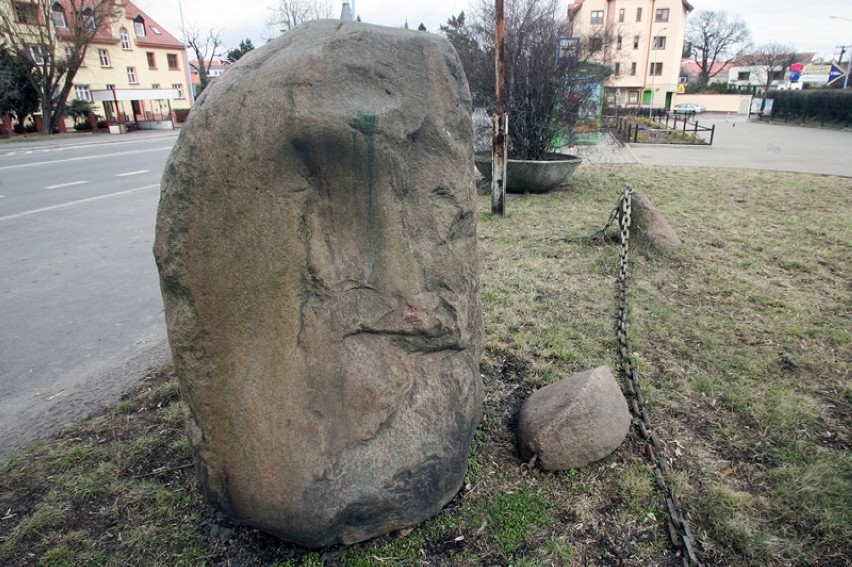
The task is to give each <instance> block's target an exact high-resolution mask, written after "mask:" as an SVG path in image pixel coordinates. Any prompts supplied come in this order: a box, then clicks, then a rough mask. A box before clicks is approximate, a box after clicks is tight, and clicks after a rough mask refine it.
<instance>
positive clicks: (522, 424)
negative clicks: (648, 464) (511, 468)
mask: <svg viewBox="0 0 852 567" xmlns="http://www.w3.org/2000/svg"><path fill="white" fill-rule="evenodd" d="M629 429H630V411H629V410H628V408H627V401H626V400H625V399H624V394H622V392H621V388H620V387H619V385H618V382H616V380H615V378H614V377H613V375H612V371H611V370H610V369H609V367H608V366H601V367H599V368H595V369H593V370H587V371H585V372H581V373H579V374H575V375H574V376H571V377H570V378H566V379H565V380H561V381H559V382H556V383H555V384H550V385H548V386H545V387H544V388H541V389H540V390H537V391H536V392H534V393H533V394H532V395H530V396H529V397H528V398H527V399H526V401H525V402H524V405H523V407H522V408H521V414H520V418H519V419H518V447H519V449H520V453H521V458H522V459H523V460H524V461H529V460H530V459H532V457H533V456H537V460H538V463H539V464H540V466H541V468H543V469H544V470H549V471H560V470H568V469H577V468H580V467H584V466H586V465H588V464H589V463H593V462H594V461H597V460H600V459H603V458H604V457H606V456H607V455H609V454H610V453H612V452H613V451H615V450H616V449H617V448H618V446H619V445H621V443H622V441H624V439H625V437H626V436H627V432H628V430H629Z"/></svg>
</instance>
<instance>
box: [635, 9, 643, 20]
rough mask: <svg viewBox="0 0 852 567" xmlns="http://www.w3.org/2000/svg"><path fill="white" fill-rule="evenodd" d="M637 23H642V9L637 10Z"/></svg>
mask: <svg viewBox="0 0 852 567" xmlns="http://www.w3.org/2000/svg"><path fill="white" fill-rule="evenodd" d="M636 21H637V22H641V21H642V8H636Z"/></svg>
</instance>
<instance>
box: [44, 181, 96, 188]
mask: <svg viewBox="0 0 852 567" xmlns="http://www.w3.org/2000/svg"><path fill="white" fill-rule="evenodd" d="M84 183H88V181H71V182H69V183H59V184H57V185H48V186H47V187H45V189H62V188H63V187H73V186H74V185H83V184H84Z"/></svg>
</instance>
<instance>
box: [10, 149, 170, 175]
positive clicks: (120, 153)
mask: <svg viewBox="0 0 852 567" xmlns="http://www.w3.org/2000/svg"><path fill="white" fill-rule="evenodd" d="M171 149H172V146H164V147H162V148H149V149H147V150H134V151H132V152H116V153H113V154H100V155H97V156H80V157H73V158H65V159H55V160H51V161H38V162H32V163H19V164H17V165H4V166H2V167H0V170H4V169H17V168H19V167H37V166H41V165H51V164H54V163H68V162H69V161H81V160H84V159H102V158H106V157H116V156H130V155H136V154H144V153H146V152H161V151H163V150H171Z"/></svg>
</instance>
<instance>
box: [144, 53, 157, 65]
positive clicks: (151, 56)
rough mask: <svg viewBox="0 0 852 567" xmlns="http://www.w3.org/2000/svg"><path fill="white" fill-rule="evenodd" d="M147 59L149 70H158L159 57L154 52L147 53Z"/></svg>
mask: <svg viewBox="0 0 852 567" xmlns="http://www.w3.org/2000/svg"><path fill="white" fill-rule="evenodd" d="M145 57H147V58H148V68H149V69H156V68H157V56H156V55H155V54H154V52H153V51H146V52H145Z"/></svg>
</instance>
